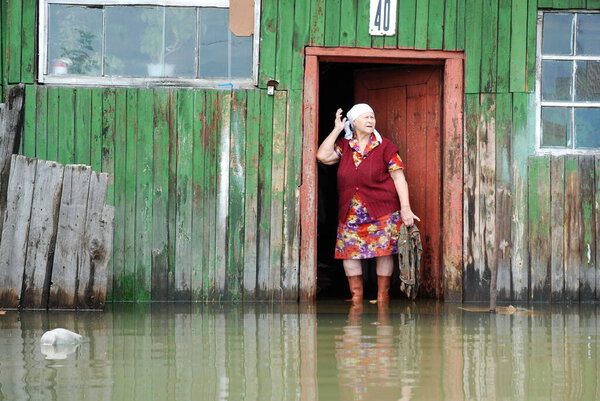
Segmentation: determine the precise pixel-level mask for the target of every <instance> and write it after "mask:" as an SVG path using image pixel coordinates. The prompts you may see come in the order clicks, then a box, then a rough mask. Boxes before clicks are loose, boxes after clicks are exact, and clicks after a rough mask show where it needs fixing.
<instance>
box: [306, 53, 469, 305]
mask: <svg viewBox="0 0 600 401" xmlns="http://www.w3.org/2000/svg"><path fill="white" fill-rule="evenodd" d="M462 58H463V55H462V53H458V52H444V51H429V52H420V51H413V50H397V49H389V50H387V49H340V48H338V49H331V48H308V49H307V60H306V74H305V86H304V88H305V93H304V95H305V96H304V145H303V180H302V186H301V216H302V218H301V224H302V248H301V267H300V298H301V299H304V300H309V299H315V298H316V296H317V292H319V298H321V297H323V298H327V297H330V298H341V297H343V296H345V295H347V284H346V280H345V276H344V273H343V268H342V267H341V262H340V261H336V260H334V259H333V249H334V246H335V232H336V228H337V194H336V166H322V165H320V164H319V165H318V164H317V163H316V162H315V158H314V155H315V152H316V149H317V147H318V144H319V143H320V142H321V141H322V140H323V139H324V138H325V137H326V136H327V135H328V133H329V132H330V131H331V128H332V126H333V119H334V115H335V110H336V109H337V108H338V107H341V108H342V109H343V110H344V111H347V110H348V109H349V108H350V107H351V106H352V105H353V104H355V103H360V102H365V103H369V104H370V105H371V107H373V109H374V111H375V115H376V118H377V128H378V130H379V131H380V132H381V134H382V135H383V136H385V137H387V138H388V139H391V140H392V141H393V142H395V144H396V145H397V146H398V148H399V153H400V156H401V157H402V159H403V160H404V162H405V164H406V170H405V173H406V175H407V178H408V182H409V191H410V197H411V206H412V208H413V211H414V212H415V213H416V214H417V215H418V216H419V217H421V223H419V224H418V226H419V229H420V231H421V238H422V242H423V246H424V253H423V258H422V265H421V268H422V281H421V285H422V287H421V291H420V295H421V296H422V297H432V298H438V299H439V298H445V299H449V300H452V299H454V300H460V299H461V298H462V61H463V60H462ZM457 151H458V153H457ZM457 156H458V157H457ZM442 215H443V216H444V220H442V219H441V216H442ZM371 265H372V266H371ZM363 272H364V273H365V279H366V280H367V285H366V288H365V289H366V291H367V292H368V291H369V290H370V288H369V285H368V283H369V281H370V280H369V276H371V277H373V278H374V277H375V267H374V263H368V262H367V263H364V264H363ZM397 287H398V286H397V285H395V284H394V283H393V284H392V288H397ZM371 290H374V288H373V289H371ZM398 293H399V291H395V292H394V291H392V292H391V294H392V296H393V295H398ZM366 296H369V295H368V294H367V295H366Z"/></svg>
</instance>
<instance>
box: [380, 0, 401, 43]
mask: <svg viewBox="0 0 600 401" xmlns="http://www.w3.org/2000/svg"><path fill="white" fill-rule="evenodd" d="M395 17H396V33H395V34H394V35H392V36H386V37H385V39H384V43H383V46H384V47H386V48H390V49H395V48H397V47H398V36H399V34H398V27H399V26H400V7H399V5H398V4H396V16H395Z"/></svg>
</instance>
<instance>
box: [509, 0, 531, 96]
mask: <svg viewBox="0 0 600 401" xmlns="http://www.w3.org/2000/svg"><path fill="white" fill-rule="evenodd" d="M511 12H512V14H511V15H512V27H511V35H510V85H509V88H510V91H511V92H526V86H527V82H526V77H527V2H526V1H513V2H512V4H511Z"/></svg>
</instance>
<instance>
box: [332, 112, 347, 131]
mask: <svg viewBox="0 0 600 401" xmlns="http://www.w3.org/2000/svg"><path fill="white" fill-rule="evenodd" d="M346 120H347V118H346V117H344V118H343V119H342V109H337V111H336V112H335V121H334V129H335V130H336V131H339V132H342V131H343V130H344V125H346Z"/></svg>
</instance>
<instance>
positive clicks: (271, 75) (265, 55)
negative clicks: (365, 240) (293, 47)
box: [258, 2, 280, 88]
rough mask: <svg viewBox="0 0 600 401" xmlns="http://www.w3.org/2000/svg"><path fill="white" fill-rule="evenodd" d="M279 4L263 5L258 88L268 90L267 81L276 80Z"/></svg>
mask: <svg viewBox="0 0 600 401" xmlns="http://www.w3.org/2000/svg"><path fill="white" fill-rule="evenodd" d="M277 11H278V7H277V2H273V3H269V4H268V5H267V3H263V4H262V8H261V13H260V14H261V15H260V18H261V22H260V30H261V32H260V43H261V45H260V46H261V49H260V56H259V57H260V61H259V65H260V68H259V72H258V86H259V87H260V88H266V85H267V81H269V80H271V79H275V68H276V55H277V30H278V29H279V28H280V27H279V26H278V20H277Z"/></svg>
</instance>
